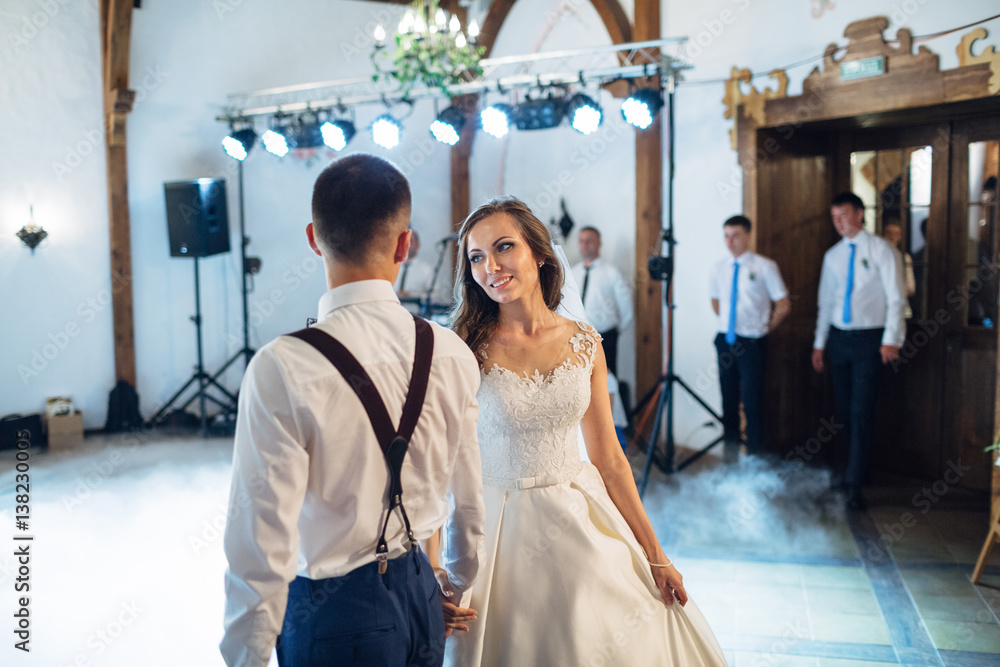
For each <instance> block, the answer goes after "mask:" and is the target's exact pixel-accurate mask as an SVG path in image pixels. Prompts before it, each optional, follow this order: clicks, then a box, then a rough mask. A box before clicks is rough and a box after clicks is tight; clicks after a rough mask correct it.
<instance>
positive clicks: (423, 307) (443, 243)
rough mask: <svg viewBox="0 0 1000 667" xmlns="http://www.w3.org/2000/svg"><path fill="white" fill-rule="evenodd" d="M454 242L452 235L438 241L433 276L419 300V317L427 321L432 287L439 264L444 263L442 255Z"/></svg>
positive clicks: (435, 283)
mask: <svg viewBox="0 0 1000 667" xmlns="http://www.w3.org/2000/svg"><path fill="white" fill-rule="evenodd" d="M454 240H456V237H455V235H454V234H452V235H450V236H446V237H444V238H443V239H441V240H440V241H438V248H439V249H438V256H437V262H435V263H434V275H433V276H432V277H431V284H430V286H429V287H428V288H427V292H426V293H425V294H424V295H423V298H421V299H420V317H422V318H424V319H428V318H429V317H430V316H431V310H432V309H431V298H432V295H433V294H434V287H435V286H436V285H437V280H438V275H439V274H440V273H441V264H443V263H444V255H445V252H446V251H447V249H448V244H449V243H450V242H452V241H454Z"/></svg>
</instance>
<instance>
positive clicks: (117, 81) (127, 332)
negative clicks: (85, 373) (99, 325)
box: [101, 0, 136, 387]
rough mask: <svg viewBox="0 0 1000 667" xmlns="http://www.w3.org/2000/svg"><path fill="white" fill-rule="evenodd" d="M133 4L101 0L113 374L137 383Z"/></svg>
mask: <svg viewBox="0 0 1000 667" xmlns="http://www.w3.org/2000/svg"><path fill="white" fill-rule="evenodd" d="M132 9H133V0H101V46H102V67H103V74H104V77H103V78H104V123H105V143H106V149H107V165H108V225H109V230H110V252H111V287H112V289H111V308H112V321H113V326H114V339H115V377H116V379H117V380H124V381H125V382H128V383H129V384H130V385H132V386H133V387H135V385H136V369H135V334H134V326H133V312H132V242H131V233H130V227H129V210H128V162H127V160H126V151H125V140H126V135H125V119H126V118H127V117H128V114H129V113H130V112H131V111H132V105H133V103H134V102H135V91H133V90H130V89H129V86H128V81H129V59H130V56H131V42H132V39H131V37H132Z"/></svg>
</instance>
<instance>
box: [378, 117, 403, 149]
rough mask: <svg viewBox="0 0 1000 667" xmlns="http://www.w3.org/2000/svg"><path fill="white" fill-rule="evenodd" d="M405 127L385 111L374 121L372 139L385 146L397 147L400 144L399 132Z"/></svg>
mask: <svg viewBox="0 0 1000 667" xmlns="http://www.w3.org/2000/svg"><path fill="white" fill-rule="evenodd" d="M402 129H403V127H402V126H401V125H400V124H399V121H398V120H396V119H395V118H393V117H392V116H391V115H389V114H387V113H385V114H382V115H381V116H379V117H378V118H376V119H375V122H374V123H372V141H374V142H375V143H376V144H378V145H379V146H381V147H383V148H395V147H396V146H398V145H399V134H400V131H401V130H402Z"/></svg>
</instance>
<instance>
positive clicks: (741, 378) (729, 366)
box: [715, 333, 767, 454]
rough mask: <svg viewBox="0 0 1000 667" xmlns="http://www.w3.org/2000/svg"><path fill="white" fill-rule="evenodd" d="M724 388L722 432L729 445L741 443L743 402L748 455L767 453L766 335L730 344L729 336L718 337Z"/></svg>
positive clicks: (720, 375) (720, 378)
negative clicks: (765, 417)
mask: <svg viewBox="0 0 1000 667" xmlns="http://www.w3.org/2000/svg"><path fill="white" fill-rule="evenodd" d="M715 351H716V352H717V353H718V355H719V386H720V388H721V389H722V429H723V433H724V435H725V438H726V441H727V442H736V443H738V442H739V441H740V400H741V399H742V401H743V412H744V414H746V417H747V452H749V453H750V454H762V453H763V452H764V367H765V366H766V365H767V336H762V337H761V338H745V337H743V336H737V337H736V342H735V343H733V344H732V345H730V344H729V343H727V342H726V335H725V334H722V333H720V334H719V335H717V336H716V337H715Z"/></svg>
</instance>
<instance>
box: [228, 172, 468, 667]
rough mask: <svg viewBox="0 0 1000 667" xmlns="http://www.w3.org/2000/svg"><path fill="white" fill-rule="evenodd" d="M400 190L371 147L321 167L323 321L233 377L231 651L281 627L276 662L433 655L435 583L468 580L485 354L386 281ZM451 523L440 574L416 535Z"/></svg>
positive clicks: (436, 654) (439, 626)
mask: <svg viewBox="0 0 1000 667" xmlns="http://www.w3.org/2000/svg"><path fill="white" fill-rule="evenodd" d="M410 206H411V196H410V188H409V184H408V183H407V182H406V178H405V177H404V176H403V175H402V174H401V173H400V172H399V170H398V169H396V168H395V167H394V166H393V165H392V164H390V163H389V162H387V161H386V160H383V159H381V158H378V157H375V156H373V155H363V154H359V155H351V156H348V157H345V158H342V159H340V160H338V161H337V162H334V163H333V164H332V165H331V166H329V167H327V168H326V169H325V170H324V171H323V173H321V174H320V176H319V178H318V179H317V180H316V185H315V187H314V190H313V200H312V210H313V222H311V223H310V224H309V225H308V227H307V228H306V235H307V237H308V241H309V245H310V246H311V247H312V249H313V250H314V251H315V252H316V253H317V254H319V255H321V256H322V257H323V261H324V266H325V269H326V279H327V286H328V287H329V290H328V291H327V292H326V293H325V294H324V295H323V296H322V298H321V299H320V301H319V321H318V322H317V323H316V324H315V326H313V327H311V328H309V329H305V330H303V331H299V332H295V333H294V334H292V335H289V336H281V337H279V338H277V339H276V340H274V341H272V342H270V343H268V344H267V345H265V346H264V347H263V348H262V349H261V350H260V351H259V352H258V353H257V354H256V355H255V356H254V358H253V360H252V361H251V362H250V366H249V368H247V374H246V377H245V378H244V381H243V386H242V388H241V389H240V401H239V415H238V418H237V423H236V442H235V447H234V453H233V479H232V486H231V489H230V501H229V514H228V519H229V520H228V522H227V524H226V533H225V544H224V546H225V552H226V557H227V559H228V561H229V569H228V571H227V572H226V579H225V583H226V615H225V635H224V637H223V639H222V643H221V646H220V648H221V651H222V655H223V658H225V661H226V664H227V665H229V666H230V667H233V666H237V665H238V666H239V667H264V666H265V665H266V664H267V663H268V660H269V658H270V657H271V651H272V648H273V647H275V644H276V643H277V652H278V661H279V663H280V664H281V665H282V667H320V666H325V665H331V664H337V665H341V664H344V665H346V664H350V665H355V664H357V665H388V666H397V667H403V665H407V666H409V665H422V666H426V667H434V666H439V665H441V663H442V661H443V659H444V640H445V631H446V630H445V619H444V613H443V601H442V599H440V598H439V595H438V586H439V582H440V586H441V588H442V589H444V591H445V592H446V593H448V594H451V595H455V596H456V597H453V598H452V599H455V600H457V599H460V597H461V594H462V593H463V592H464V591H466V590H468V588H469V587H470V586H471V585H472V582H473V580H474V579H475V578H476V574H477V572H478V570H479V565H480V562H481V559H482V557H483V556H484V552H485V537H484V534H483V525H484V521H485V509H484V507H483V497H482V496H483V486H482V471H481V467H480V459H479V448H478V443H477V437H476V422H477V419H478V415H479V407H478V403H477V402H476V391H477V390H478V389H479V377H480V376H479V365H478V363H477V362H476V359H475V357H474V356H473V355H472V352H471V351H470V350H469V348H468V347H467V346H466V345H465V343H464V342H463V341H462V339H460V338H459V337H458V336H457V335H455V334H454V333H453V332H452V331H450V330H448V329H444V328H442V327H439V326H437V325H435V324H429V323H426V322H425V321H423V320H416V319H415V318H414V317H413V316H412V315H410V314H409V313H408V312H407V311H406V310H405V309H404V308H403V307H402V306H401V305H400V303H399V299H397V298H396V295H395V293H394V292H393V289H392V284H393V281H395V280H396V276H397V274H398V272H399V267H400V264H401V263H402V262H403V260H404V259H405V258H406V256H407V251H408V245H409V240H410V232H409V231H408V229H407V227H408V225H409V220H410ZM345 350H346V354H344V351H345ZM352 364H353V366H352ZM414 407H415V408H416V409H415V410H414V409H413V408H414ZM400 414H402V417H400ZM397 424H398V426H397ZM377 434H378V435H377ZM390 491H391V493H390ZM390 496H391V497H390ZM446 521H447V523H448V530H447V534H448V539H447V541H446V544H445V545H444V548H443V549H442V550H441V553H440V559H441V562H442V564H443V567H444V569H443V570H442V571H440V572H439V573H438V578H439V581H436V580H435V573H434V572H433V571H432V568H431V565H430V563H429V562H428V560H427V558H426V557H425V556H424V554H423V553H422V552H421V549H420V548H419V547H418V542H419V541H421V540H429V539H430V538H431V537H432V536H433V535H434V534H435V532H436V531H437V530H438V529H440V528H441V526H442V524H445V522H446ZM380 532H381V537H379V533H380ZM431 541H433V542H436V538H435V539H434V540H431ZM428 546H429V547H430V546H431V545H430V543H428Z"/></svg>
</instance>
